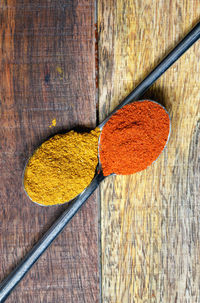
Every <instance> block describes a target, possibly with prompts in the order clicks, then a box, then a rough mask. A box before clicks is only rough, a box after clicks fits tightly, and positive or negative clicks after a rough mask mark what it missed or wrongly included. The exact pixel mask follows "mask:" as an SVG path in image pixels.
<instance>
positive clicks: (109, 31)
mask: <svg viewBox="0 0 200 303" xmlns="http://www.w3.org/2000/svg"><path fill="white" fill-rule="evenodd" d="M199 15H200V5H199V1H198V0H193V1H190V0H184V1H180V0H175V1H163V0H156V1H153V0H147V1H141V0H136V1H130V0H127V1H124V0H117V1H112V0H109V1H107V0H99V6H98V34H99V104H100V105H99V112H100V120H102V119H103V118H104V117H105V116H106V115H107V114H108V113H109V112H110V111H111V110H112V109H113V108H114V107H115V106H116V105H117V104H118V103H119V102H120V101H121V100H122V99H123V98H124V97H125V96H126V95H127V94H128V93H129V92H130V91H131V90H132V89H133V88H134V87H135V86H136V85H137V84H138V83H139V82H140V81H141V80H142V79H143V78H144V77H145V76H146V75H147V74H148V73H149V72H150V71H151V70H152V68H153V67H155V66H156V64H157V63H158V61H160V59H161V58H163V56H164V55H166V53H167V52H168V51H169V50H170V49H172V48H173V47H174V46H175V45H176V43H177V42H178V41H179V40H180V39H181V38H182V37H183V36H184V35H185V34H186V33H187V32H188V31H189V30H190V29H191V28H192V27H193V26H194V25H195V24H196V22H197V21H198V18H199ZM199 46H200V45H199V42H197V43H196V44H195V45H194V46H193V47H192V48H191V49H190V50H189V51H188V52H187V53H186V54H185V55H184V56H183V57H182V58H181V59H180V60H179V61H178V62H177V63H176V64H174V66H173V67H171V68H170V70H168V71H167V72H166V73H165V74H164V75H163V76H162V77H161V78H160V79H159V80H158V81H157V82H156V83H155V84H154V85H153V87H152V88H151V89H150V90H149V91H148V92H147V93H146V95H145V97H148V98H151V99H154V100H156V101H158V102H160V103H162V104H164V105H165V106H166V108H167V109H168V110H169V112H170V115H171V118H172V133H171V139H170V141H169V144H168V148H167V149H166V150H165V152H164V153H163V154H162V155H161V157H160V158H159V159H158V160H157V162H156V163H154V164H153V165H152V166H151V167H149V168H148V169H147V170H145V171H143V172H140V173H137V174H135V175H132V176H127V177H122V176H117V177H114V176H113V177H109V178H107V179H106V180H105V181H104V183H103V184H102V186H101V243H102V252H101V253H102V302H103V303H121V302H123V303H139V302H141V303H147V302H148V303H149V302H153V303H154V302H158V303H159V302H163V303H174V302H177V303H183V302H189V303H197V302H200V287H199V286H200V231H199V230H200V221H199V216H200V204H199V201H200V199H199V198H200V195H199V194H200V193H199V173H200V167H199V151H200V148H199V147H200V146H199V144H200V143H199V136H200V125H199V122H198V121H199V109H200V108H199V106H200V102H199V101H200V94H199V89H200V84H199V60H200V52H199Z"/></svg>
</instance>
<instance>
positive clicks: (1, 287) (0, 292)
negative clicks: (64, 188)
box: [0, 23, 200, 303]
mask: <svg viewBox="0 0 200 303" xmlns="http://www.w3.org/2000/svg"><path fill="white" fill-rule="evenodd" d="M199 38H200V23H198V24H197V25H196V26H195V27H194V28H193V29H192V30H191V31H190V33H189V34H188V35H187V36H186V37H185V38H184V39H183V40H182V41H181V42H180V43H179V44H178V45H177V46H176V47H175V48H174V50H172V51H171V52H170V53H169V55H168V56H167V57H166V58H165V59H164V60H163V61H162V62H161V63H160V64H159V65H158V66H157V67H156V68H155V69H154V70H153V71H152V72H151V73H150V74H149V75H148V76H147V77H146V78H145V79H144V80H143V81H142V82H141V83H140V84H139V85H138V86H137V87H136V88H135V89H134V90H133V91H132V93H130V95H128V96H127V97H126V98H125V100H124V101H123V102H122V103H121V104H119V106H117V107H116V108H115V110H114V111H113V112H112V113H111V114H110V115H109V116H108V117H107V118H106V119H105V120H104V121H103V122H102V123H101V124H100V125H99V127H102V126H103V125H104V124H105V123H106V121H108V119H109V118H110V117H111V115H112V114H113V113H114V112H116V111H117V110H118V109H119V108H121V107H123V106H124V105H126V104H128V103H129V102H131V101H134V100H136V99H138V98H140V97H141V96H142V95H143V94H144V92H145V91H146V90H147V89H148V88H149V87H150V86H151V85H152V84H153V83H154V82H155V81H156V80H157V79H158V78H159V77H160V76H161V75H162V74H163V73H164V72H165V71H166V70H167V69H168V68H169V67H170V66H171V65H172V64H173V63H174V62H175V61H176V60H177V59H178V58H179V57H180V56H181V55H183V54H184V53H185V52H186V50H187V49H188V48H189V47H190V46H192V45H193V44H194V43H195V42H196V41H197V40H198V39H199ZM103 179H104V176H103V174H102V172H100V174H97V175H96V176H95V178H94V180H93V181H92V183H91V184H90V186H89V187H88V188H87V189H86V190H85V191H84V192H83V193H82V194H80V195H79V196H78V198H77V199H75V200H74V201H72V202H71V203H70V205H69V207H68V208H67V210H66V211H64V213H63V214H62V215H61V216H60V217H59V219H58V220H57V221H56V222H55V223H54V224H53V225H52V226H51V227H50V229H49V230H48V231H47V232H46V233H45V234H44V236H43V237H42V238H41V239H40V240H39V241H38V242H37V244H36V245H35V246H34V247H33V248H32V249H31V251H30V252H29V253H28V254H27V255H26V256H25V257H24V259H23V260H22V261H21V262H20V264H19V265H18V266H17V267H16V268H15V270H14V271H12V272H11V273H10V275H9V276H8V277H7V278H6V279H5V280H4V281H3V282H2V283H1V284H0V303H3V302H5V300H6V298H7V297H8V295H9V294H10V292H11V291H12V290H13V289H14V287H15V286H16V285H17V284H18V283H19V282H20V281H21V280H22V278H23V277H24V276H25V274H26V273H27V272H28V271H29V269H30V268H31V267H32V266H33V264H34V263H35V262H36V261H37V260H38V258H39V257H40V256H41V255H42V254H43V253H44V252H45V250H46V249H47V248H48V247H49V246H50V244H51V243H52V242H53V240H54V239H55V238H56V237H57V236H58V235H59V234H60V232H61V231H62V230H63V228H64V227H65V226H66V225H67V223H68V222H69V221H70V220H71V218H72V217H73V216H74V215H75V214H76V212H77V211H78V210H79V208H80V207H81V206H82V205H83V204H84V202H85V201H86V200H87V199H88V197H89V196H90V195H91V194H92V193H93V192H94V190H95V189H96V188H97V187H98V185H99V184H100V182H101V181H102V180H103Z"/></svg>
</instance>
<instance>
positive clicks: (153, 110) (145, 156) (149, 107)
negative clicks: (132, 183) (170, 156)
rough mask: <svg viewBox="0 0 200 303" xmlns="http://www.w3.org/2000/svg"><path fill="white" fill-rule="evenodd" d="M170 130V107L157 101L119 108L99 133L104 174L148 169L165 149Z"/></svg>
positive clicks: (127, 172)
mask: <svg viewBox="0 0 200 303" xmlns="http://www.w3.org/2000/svg"><path fill="white" fill-rule="evenodd" d="M170 129H171V126H170V117H169V114H168V112H167V110H166V109H165V108H164V107H163V106H162V105H160V104H158V103H157V102H155V101H151V100H141V101H136V102H132V103H131V104H128V105H125V106H124V107H122V108H121V109H119V110H118V111H117V112H116V113H115V114H113V115H112V116H111V118H110V119H109V120H108V121H107V122H106V124H105V125H104V126H103V128H102V132H101V136H100V142H99V158H100V163H101V168H102V171H103V175H104V176H108V175H110V174H113V173H114V174H117V175H130V174H134V173H137V172H139V171H142V170H144V169H146V168H147V167H148V166H149V165H151V164H152V163H153V162H154V161H155V160H156V159H157V158H158V157H159V155H160V154H161V153H162V151H163V150H164V148H165V146H166V145H167V142H168V140H169V136H170Z"/></svg>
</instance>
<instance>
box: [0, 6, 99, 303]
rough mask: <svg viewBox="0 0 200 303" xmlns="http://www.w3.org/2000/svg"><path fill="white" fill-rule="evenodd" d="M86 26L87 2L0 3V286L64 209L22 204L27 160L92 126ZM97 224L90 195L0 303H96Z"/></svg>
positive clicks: (89, 29)
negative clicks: (49, 141)
mask: <svg viewBox="0 0 200 303" xmlns="http://www.w3.org/2000/svg"><path fill="white" fill-rule="evenodd" d="M93 19H94V3H93V1H92V0H88V1H86V0H85V1H82V0H80V1H73V0H69V1H56V0H51V1H48V0H43V1H39V0H36V1H31V0H20V1H17V0H16V1H15V0H8V1H6V0H5V1H3V2H0V117H1V118H0V119H1V125H0V172H1V181H0V205H1V213H0V235H1V236H0V280H2V279H4V278H5V277H6V275H7V274H8V273H9V272H10V270H11V269H12V268H14V267H15V266H16V264H17V263H18V262H19V260H20V259H21V257H22V256H24V255H25V254H26V252H27V251H28V250H29V249H30V248H31V247H32V245H33V244H34V243H35V242H36V241H37V240H38V239H39V238H40V237H41V234H42V233H43V232H44V231H45V230H47V228H48V227H49V226H50V225H51V223H52V222H53V221H54V220H55V219H56V218H57V217H58V216H59V214H60V213H61V212H62V211H63V209H65V208H66V205H65V206H59V207H51V208H45V207H40V206H37V205H35V204H33V203H31V202H30V201H29V199H28V198H27V197H26V195H25V193H24V191H23V188H22V174H23V169H24V165H25V163H26V161H27V159H28V156H29V155H31V154H32V152H33V151H34V149H35V148H36V147H37V146H38V145H39V144H40V143H41V142H42V141H44V140H45V139H46V138H48V137H49V136H50V135H53V134H54V133H57V132H59V131H63V130H68V129H71V128H73V127H77V126H79V125H81V126H84V127H89V128H92V127H94V126H95V125H96V101H95V56H94V52H95V48H94V34H95V33H94V20H93ZM54 118H56V121H57V125H56V127H52V128H49V125H50V124H51V121H52V119H54ZM97 219H98V218H97V200H96V195H93V196H92V197H91V199H90V200H89V201H88V202H87V205H85V206H84V207H83V208H82V210H81V211H80V212H79V213H78V214H77V216H76V217H74V219H73V220H72V222H71V223H70V224H69V226H68V228H67V229H66V230H65V231H64V232H63V233H62V234H61V235H60V236H59V238H58V239H57V240H56V241H55V242H54V244H53V245H52V246H51V248H49V250H48V251H47V252H46V253H45V254H44V255H43V256H42V257H41V259H40V260H39V261H38V263H37V264H35V265H34V267H33V268H32V269H31V271H30V272H29V273H28V275H27V276H26V277H25V278H24V280H23V281H22V282H21V283H20V284H19V285H18V287H17V288H16V289H15V290H14V291H13V293H12V294H11V295H10V297H9V298H8V300H7V302H12V303H13V302H18V303H23V302H24V303H28V302H31V303H32V302H34V303H39V302H42V303H43V302H48V303H50V302H75V303H77V302H87V303H88V302H92V303H94V302H98V297H99V286H98V279H99V278H98V276H99V275H98V245H97V240H98V239H97V238H98V228H97V224H98V223H97V221H98V220H97Z"/></svg>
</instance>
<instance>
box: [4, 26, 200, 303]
mask: <svg viewBox="0 0 200 303" xmlns="http://www.w3.org/2000/svg"><path fill="white" fill-rule="evenodd" d="M199 38H200V23H198V24H197V25H196V26H195V27H194V28H193V29H192V30H191V31H190V32H189V34H188V35H187V36H186V37H185V38H184V39H183V40H182V41H181V42H180V43H179V44H178V45H177V46H176V47H175V48H174V49H173V50H172V51H171V52H170V53H169V54H168V56H167V57H165V58H164V59H163V60H162V61H161V63H159V64H158V66H157V67H156V68H155V69H154V70H153V71H152V72H151V73H150V74H149V75H148V76H147V77H146V78H145V79H144V80H143V81H142V82H141V83H140V84H139V85H138V86H137V87H136V88H135V89H134V90H133V92H131V93H130V94H129V95H128V96H127V97H126V98H125V100H124V101H123V102H122V103H121V104H119V105H118V106H117V108H115V110H114V111H113V112H112V113H111V114H110V115H109V116H108V117H107V118H106V119H105V120H104V121H103V122H102V123H101V124H100V125H99V128H100V129H101V130H102V133H101V136H100V141H99V159H100V162H101V165H99V169H98V170H97V173H96V175H95V177H94V179H93V181H92V182H91V184H90V185H89V186H88V187H87V188H86V189H85V190H84V191H83V192H82V193H81V194H80V195H79V196H78V197H77V198H75V199H74V200H73V201H72V202H71V203H69V206H68V208H67V210H65V211H64V212H63V214H62V215H61V216H60V217H59V218H58V219H57V221H56V222H55V223H54V224H53V225H52V226H51V227H50V228H49V230H48V231H47V232H46V233H45V234H44V235H43V237H42V238H41V239H40V240H39V241H38V242H37V243H36V245H35V246H34V247H33V248H32V249H31V251H30V252H29V253H28V254H27V255H26V256H25V257H24V259H23V260H22V261H21V262H20V264H19V265H18V266H17V267H16V268H15V269H14V270H13V271H12V272H11V273H10V275H9V276H8V277H7V278H6V279H5V280H4V281H3V282H2V283H1V284H0V302H4V301H5V300H6V298H7V297H8V295H9V294H10V292H11V291H12V290H13V289H14V287H15V286H16V285H17V284H18V283H19V282H20V281H21V280H22V278H23V277H24V276H25V274H26V273H27V272H28V271H29V269H30V268H31V267H32V266H33V264H34V263H35V262H36V261H37V259H38V258H39V257H40V256H41V255H42V254H43V252H44V251H45V250H46V249H47V248H48V247H49V246H50V244H51V243H52V241H53V240H54V239H55V238H56V237H57V236H58V235H59V234H60V232H61V231H62V230H63V229H64V227H65V226H66V225H67V223H68V222H69V221H70V220H71V218H72V217H73V216H74V215H75V214H76V212H77V211H78V210H79V208H80V207H81V206H82V205H83V204H84V202H85V201H86V200H87V199H88V197H89V196H90V195H91V194H92V193H93V192H94V190H95V189H96V188H97V187H98V185H99V184H100V182H101V181H102V180H103V179H105V178H106V177H107V176H108V175H110V174H113V173H114V174H121V175H126V174H132V173H136V172H139V171H141V170H143V169H145V168H147V167H148V166H149V165H151V164H152V163H153V162H154V161H155V160H156V159H157V158H158V157H159V155H160V154H161V152H162V151H163V149H164V148H165V146H166V144H167V142H168V139H169V136H170V117H169V114H168V113H167V111H166V109H165V108H164V107H163V106H162V105H160V104H158V103H157V102H155V101H151V100H141V101H138V102H133V101H134V100H138V99H140V98H141V96H142V95H143V94H144V92H145V91H146V90H147V89H148V88H149V87H150V86H151V85H152V84H153V83H154V82H155V81H156V80H157V79H158V78H159V77H160V76H161V75H162V74H163V73H164V72H165V71H166V70H167V69H168V68H169V67H170V66H171V65H172V64H173V63H174V62H175V61H176V60H177V59H178V58H179V57H180V56H181V55H183V54H184V53H185V52H186V51H187V49H188V48H189V47H191V46H192V45H193V44H194V43H195V42H196V41H197V40H198V39H199ZM131 102H133V103H131Z"/></svg>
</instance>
